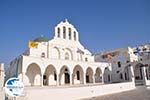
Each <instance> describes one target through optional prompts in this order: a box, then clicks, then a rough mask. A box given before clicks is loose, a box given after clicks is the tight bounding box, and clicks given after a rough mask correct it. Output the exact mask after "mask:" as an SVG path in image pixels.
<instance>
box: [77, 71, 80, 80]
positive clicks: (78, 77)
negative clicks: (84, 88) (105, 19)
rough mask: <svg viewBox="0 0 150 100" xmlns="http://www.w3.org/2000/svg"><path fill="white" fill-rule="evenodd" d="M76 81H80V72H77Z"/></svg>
mask: <svg viewBox="0 0 150 100" xmlns="http://www.w3.org/2000/svg"><path fill="white" fill-rule="evenodd" d="M77 80H80V72H79V71H77Z"/></svg>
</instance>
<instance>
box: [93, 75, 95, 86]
mask: <svg viewBox="0 0 150 100" xmlns="http://www.w3.org/2000/svg"><path fill="white" fill-rule="evenodd" d="M93 84H95V75H93Z"/></svg>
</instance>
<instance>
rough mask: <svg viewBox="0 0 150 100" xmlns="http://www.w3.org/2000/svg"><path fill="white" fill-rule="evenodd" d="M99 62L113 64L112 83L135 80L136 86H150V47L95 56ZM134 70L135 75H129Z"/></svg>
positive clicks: (143, 46)
mask: <svg viewBox="0 0 150 100" xmlns="http://www.w3.org/2000/svg"><path fill="white" fill-rule="evenodd" d="M95 60H96V61H97V62H102V61H103V62H109V63H111V64H112V82H114V83H115V82H126V81H130V80H131V77H133V78H134V82H135V85H139V84H143V85H150V45H149V44H147V45H142V46H138V47H133V48H132V47H128V48H121V49H116V50H112V51H107V52H102V53H98V54H96V55H95ZM132 70H133V75H130V74H129V73H130V72H131V71H132Z"/></svg>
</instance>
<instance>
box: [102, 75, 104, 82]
mask: <svg viewBox="0 0 150 100" xmlns="http://www.w3.org/2000/svg"><path fill="white" fill-rule="evenodd" d="M102 84H104V74H102Z"/></svg>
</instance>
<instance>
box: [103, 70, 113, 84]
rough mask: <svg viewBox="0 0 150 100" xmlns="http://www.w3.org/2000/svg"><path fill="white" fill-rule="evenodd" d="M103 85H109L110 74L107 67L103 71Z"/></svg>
mask: <svg viewBox="0 0 150 100" xmlns="http://www.w3.org/2000/svg"><path fill="white" fill-rule="evenodd" d="M103 76H104V83H110V82H111V72H110V70H109V68H108V67H106V68H105V69H104V75H103Z"/></svg>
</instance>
